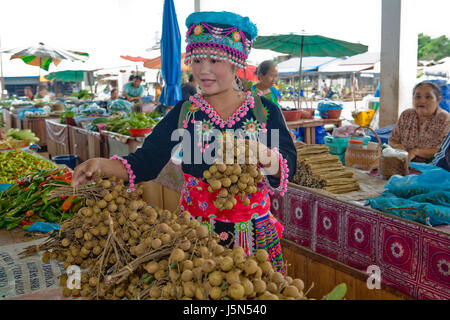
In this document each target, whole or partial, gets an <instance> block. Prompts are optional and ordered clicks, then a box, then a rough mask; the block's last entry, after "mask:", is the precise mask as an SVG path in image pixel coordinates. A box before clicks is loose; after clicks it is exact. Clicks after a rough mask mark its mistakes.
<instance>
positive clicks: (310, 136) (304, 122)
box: [286, 119, 343, 144]
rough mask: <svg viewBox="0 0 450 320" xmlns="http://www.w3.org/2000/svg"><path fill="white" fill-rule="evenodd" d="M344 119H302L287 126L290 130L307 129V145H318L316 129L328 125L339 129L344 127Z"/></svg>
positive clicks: (290, 122)
mask: <svg viewBox="0 0 450 320" xmlns="http://www.w3.org/2000/svg"><path fill="white" fill-rule="evenodd" d="M342 120H343V119H301V120H297V121H287V122H286V124H287V126H288V128H289V129H298V128H305V143H306V144H315V143H316V127H320V126H324V125H326V124H334V125H336V126H338V127H340V126H341V125H342Z"/></svg>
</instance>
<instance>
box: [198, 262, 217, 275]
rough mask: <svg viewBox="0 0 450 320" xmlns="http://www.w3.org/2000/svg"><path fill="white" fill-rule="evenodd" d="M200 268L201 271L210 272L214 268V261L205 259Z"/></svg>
mask: <svg viewBox="0 0 450 320" xmlns="http://www.w3.org/2000/svg"><path fill="white" fill-rule="evenodd" d="M201 268H202V270H203V272H206V273H210V272H212V271H213V270H214V269H215V268H216V263H215V262H214V260H211V259H207V260H205V262H204V263H203V265H202V266H201Z"/></svg>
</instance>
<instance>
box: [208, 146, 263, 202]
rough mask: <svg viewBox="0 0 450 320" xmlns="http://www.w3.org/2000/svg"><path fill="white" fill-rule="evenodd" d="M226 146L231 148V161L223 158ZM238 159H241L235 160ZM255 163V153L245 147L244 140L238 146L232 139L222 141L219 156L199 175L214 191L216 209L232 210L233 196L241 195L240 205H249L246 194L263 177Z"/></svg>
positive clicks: (209, 188)
mask: <svg viewBox="0 0 450 320" xmlns="http://www.w3.org/2000/svg"><path fill="white" fill-rule="evenodd" d="M227 148H229V149H230V151H232V153H230V155H231V156H232V157H233V158H232V159H230V160H232V161H227V159H226V155H227V154H226V152H227V151H226V150H227ZM240 158H242V161H239V160H240ZM240 162H241V163H240ZM256 164H257V161H256V154H255V152H253V151H252V150H251V148H250V147H249V141H248V140H245V144H241V145H237V140H234V139H233V140H230V141H229V142H228V141H226V143H225V144H224V148H222V149H221V150H219V158H218V159H217V160H215V161H214V164H213V165H212V166H210V167H209V169H208V170H205V171H204V172H203V178H205V179H206V181H207V182H208V184H209V187H208V191H209V192H210V193H214V192H217V191H218V194H217V199H216V201H215V202H214V206H215V207H216V208H218V209H220V210H222V209H227V210H230V209H232V208H233V207H234V206H235V205H236V203H237V200H236V196H239V197H241V199H242V203H243V204H244V205H249V204H250V199H249V196H250V195H252V194H254V193H256V192H257V191H258V189H257V187H256V185H257V184H258V183H259V182H261V181H262V180H263V175H262V174H261V170H260V169H259V168H258V166H257V165H256Z"/></svg>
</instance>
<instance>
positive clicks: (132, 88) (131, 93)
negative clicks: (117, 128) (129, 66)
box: [123, 76, 144, 103]
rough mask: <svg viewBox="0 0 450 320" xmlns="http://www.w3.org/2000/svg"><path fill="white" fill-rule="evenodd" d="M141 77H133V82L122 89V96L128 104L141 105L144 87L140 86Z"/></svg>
mask: <svg viewBox="0 0 450 320" xmlns="http://www.w3.org/2000/svg"><path fill="white" fill-rule="evenodd" d="M141 82H142V77H141V76H135V77H134V79H133V82H128V83H127V84H126V85H125V86H124V87H123V96H124V97H125V98H126V99H127V100H128V101H130V102H135V103H142V96H143V95H144V87H143V86H141Z"/></svg>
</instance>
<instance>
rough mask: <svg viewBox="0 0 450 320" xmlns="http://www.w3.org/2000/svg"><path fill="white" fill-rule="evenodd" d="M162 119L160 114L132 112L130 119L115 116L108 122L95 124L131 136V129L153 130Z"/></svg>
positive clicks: (97, 121)
mask: <svg viewBox="0 0 450 320" xmlns="http://www.w3.org/2000/svg"><path fill="white" fill-rule="evenodd" d="M160 117H161V115H160V114H159V113H158V112H155V111H154V112H151V113H143V112H132V113H130V114H129V116H128V117H126V116H115V117H110V118H108V119H107V120H95V121H93V124H97V123H99V122H103V123H107V125H106V127H105V130H108V131H111V132H116V133H120V134H123V135H127V136H129V135H130V131H129V129H130V128H131V129H142V128H152V127H154V126H155V125H156V124H157V123H158V121H159V120H157V119H159V118H160Z"/></svg>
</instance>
